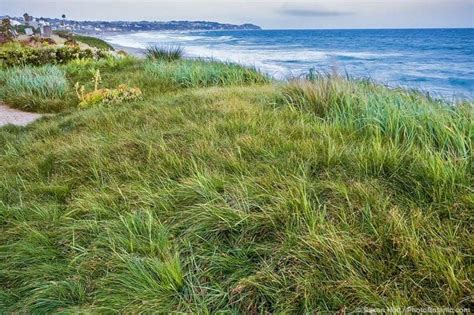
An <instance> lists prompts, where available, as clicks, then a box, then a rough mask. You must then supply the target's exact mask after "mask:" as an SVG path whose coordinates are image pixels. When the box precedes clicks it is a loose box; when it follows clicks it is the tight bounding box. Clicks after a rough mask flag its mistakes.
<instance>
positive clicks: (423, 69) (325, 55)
mask: <svg viewBox="0 0 474 315" xmlns="http://www.w3.org/2000/svg"><path fill="white" fill-rule="evenodd" d="M104 39H105V40H106V41H108V42H109V43H111V44H113V45H119V46H122V47H129V48H134V49H145V48H146V47H148V46H150V45H159V46H160V45H163V46H169V45H173V46H175V45H179V46H182V47H183V48H184V51H185V54H186V56H188V57H191V58H197V57H199V58H212V59H216V60H219V61H227V62H235V63H239V64H243V65H247V66H252V67H255V68H257V69H258V70H260V71H262V72H265V73H267V74H269V75H271V76H273V77H275V78H277V79H284V78H291V77H299V76H303V75H305V74H306V73H308V72H309V71H310V70H312V71H316V72H319V73H334V72H337V73H339V74H341V75H347V76H350V77H354V78H370V79H372V80H375V81H377V82H379V83H382V84H385V85H387V86H390V87H404V88H409V89H418V90H421V91H422V92H425V93H429V94H430V95H432V96H434V97H443V98H448V99H459V98H461V99H472V98H474V92H473V91H474V79H473V78H474V58H473V57H474V29H472V28H463V29H454V28H449V29H339V30H337V29H318V30H293V29H292V30H259V31H256V30H246V31H235V30H232V31H178V32H162V31H160V32H157V31H153V32H136V33H120V34H108V35H106V36H104Z"/></svg>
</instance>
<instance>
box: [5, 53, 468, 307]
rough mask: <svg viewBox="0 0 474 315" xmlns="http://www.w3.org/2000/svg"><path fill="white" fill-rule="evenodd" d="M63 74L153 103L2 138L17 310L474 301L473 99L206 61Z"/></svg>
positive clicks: (91, 113)
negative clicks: (292, 78) (94, 78)
mask: <svg viewBox="0 0 474 315" xmlns="http://www.w3.org/2000/svg"><path fill="white" fill-rule="evenodd" d="M64 69H65V70H64V71H65V72H66V75H67V77H68V79H69V80H70V81H75V80H82V79H83V78H84V79H85V78H87V77H88V73H90V71H91V69H100V70H101V74H102V78H103V81H104V82H103V84H104V85H105V86H108V85H110V86H114V85H116V84H117V83H118V82H122V83H126V84H130V85H132V86H134V85H137V86H138V87H139V88H140V89H142V90H143V92H144V99H143V100H141V101H138V102H132V103H129V104H123V105H119V106H116V107H98V108H90V109H87V110H76V111H71V112H69V113H67V114H63V115H60V116H58V117H54V118H48V119H46V120H43V121H41V122H38V123H35V124H34V125H32V126H30V127H28V128H26V129H25V128H13V127H7V128H0V283H1V285H0V313H8V312H25V313H51V312H64V313H102V312H105V313H107V312H110V313H115V312H125V313H129V312H131V313H138V312H157V313H173V312H185V313H218V312H224V313H252V314H257V313H300V314H304V313H315V312H318V311H321V312H326V311H329V312H337V311H341V310H345V311H357V310H360V308H363V307H368V308H388V307H401V308H403V307H408V306H417V307H427V306H431V307H452V308H468V307H469V305H470V303H471V302H472V301H471V297H472V289H473V284H472V277H471V276H470V275H471V274H472V272H473V264H472V250H473V247H472V242H471V241H470V240H471V239H472V226H471V225H472V213H471V211H472V210H471V207H472V204H473V201H474V200H473V197H472V196H473V191H472V179H473V178H472V130H473V124H472V121H473V119H472V118H473V117H472V115H473V107H472V104H470V103H468V104H464V105H462V106H448V105H447V104H443V103H441V102H438V101H435V100H431V99H429V98H426V97H425V96H422V95H420V94H416V93H412V92H406V91H401V90H400V91H397V90H388V89H386V88H384V87H381V86H378V85H375V84H371V83H368V82H356V81H350V80H349V81H348V80H343V79H340V78H334V77H333V78H318V79H317V80H314V81H313V82H308V81H304V82H300V81H296V82H292V83H288V84H286V83H280V84H275V83H269V82H268V79H266V78H265V77H264V76H261V75H259V74H258V73H255V72H252V71H251V70H248V69H245V68H241V67H238V66H233V65H223V64H216V63H206V62H204V61H182V62H166V63H163V62H150V61H146V62H141V61H136V60H135V61H133V60H131V61H130V60H128V61H124V62H123V63H120V62H119V63H117V64H114V63H113V62H112V61H110V62H109V63H107V61H100V62H84V64H82V65H81V64H80V62H76V63H75V64H70V65H68V66H65V67H64ZM247 71H248V72H247ZM267 82H268V83H267ZM188 88H192V89H188Z"/></svg>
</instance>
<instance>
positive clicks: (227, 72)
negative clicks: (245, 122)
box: [145, 60, 270, 88]
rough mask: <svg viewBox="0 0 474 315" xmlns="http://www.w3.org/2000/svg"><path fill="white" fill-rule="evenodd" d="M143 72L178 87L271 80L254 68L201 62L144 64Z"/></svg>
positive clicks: (241, 83) (261, 82) (253, 82)
mask: <svg viewBox="0 0 474 315" xmlns="http://www.w3.org/2000/svg"><path fill="white" fill-rule="evenodd" d="M145 72H146V75H147V76H148V77H149V78H151V79H154V80H157V81H159V82H168V83H169V84H171V85H173V86H177V87H181V88H196V87H211V86H230V85H251V84H264V83H268V82H269V81H270V80H269V78H267V77H266V76H265V75H263V74H261V73H259V72H258V71H256V70H255V69H251V68H246V67H243V66H240V65H237V64H231V63H221V62H214V61H204V60H185V61H180V62H164V61H154V62H147V63H146V64H145Z"/></svg>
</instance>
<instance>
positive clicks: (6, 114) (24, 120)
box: [0, 104, 43, 127]
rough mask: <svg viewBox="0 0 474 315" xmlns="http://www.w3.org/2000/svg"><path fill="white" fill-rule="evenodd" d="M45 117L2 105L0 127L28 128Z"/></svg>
mask: <svg viewBox="0 0 474 315" xmlns="http://www.w3.org/2000/svg"><path fill="white" fill-rule="evenodd" d="M41 117H43V115H41V114H35V113H27V112H22V111H21V110H18V109H14V108H10V107H8V106H6V105H3V104H0V127H3V126H6V125H9V124H12V125H15V126H26V125H28V124H29V123H32V122H34V121H35V120H37V119H40V118H41Z"/></svg>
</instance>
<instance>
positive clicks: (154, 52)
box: [145, 46, 184, 61]
mask: <svg viewBox="0 0 474 315" xmlns="http://www.w3.org/2000/svg"><path fill="white" fill-rule="evenodd" d="M183 53H184V50H183V48H182V47H181V46H163V47H159V46H150V47H148V48H147V49H146V51H145V56H146V57H147V58H148V59H150V60H163V61H176V60H180V59H182V58H183Z"/></svg>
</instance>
